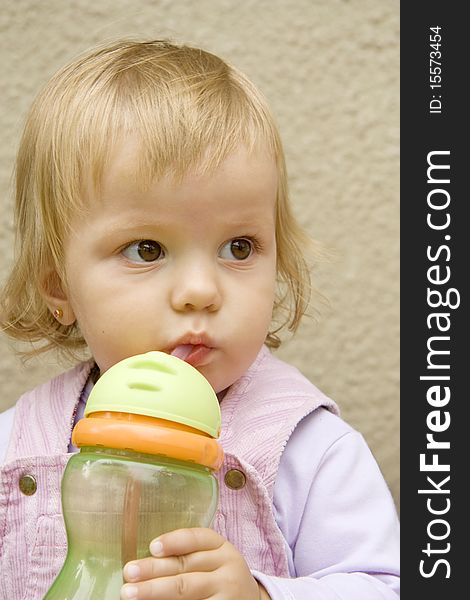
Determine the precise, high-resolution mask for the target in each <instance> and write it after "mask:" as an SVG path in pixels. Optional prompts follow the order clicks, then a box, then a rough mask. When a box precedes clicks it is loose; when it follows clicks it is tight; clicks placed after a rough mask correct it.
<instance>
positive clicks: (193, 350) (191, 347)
mask: <svg viewBox="0 0 470 600" xmlns="http://www.w3.org/2000/svg"><path fill="white" fill-rule="evenodd" d="M213 349H214V348H213V346H212V344H211V342H210V341H209V340H208V339H207V338H205V337H201V336H192V337H190V336H188V337H186V338H183V339H182V340H180V341H179V342H178V343H177V344H176V345H175V346H174V348H173V350H171V351H170V354H171V355H172V356H176V357H177V358H180V359H181V360H184V361H185V362H187V363H188V364H190V365H192V366H193V367H197V366H199V365H201V364H202V363H203V362H204V361H205V359H206V357H207V356H208V355H209V354H210V352H212V350H213Z"/></svg>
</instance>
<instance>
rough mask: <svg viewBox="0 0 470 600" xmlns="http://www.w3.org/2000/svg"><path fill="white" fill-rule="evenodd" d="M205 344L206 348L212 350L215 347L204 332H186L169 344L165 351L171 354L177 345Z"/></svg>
mask: <svg viewBox="0 0 470 600" xmlns="http://www.w3.org/2000/svg"><path fill="white" fill-rule="evenodd" d="M186 345H191V346H205V347H206V348H208V349H210V350H213V349H214V348H215V343H214V341H213V340H212V339H211V338H210V337H209V336H208V335H206V334H205V333H187V334H185V335H183V336H182V337H180V338H178V339H177V340H176V341H174V342H172V343H171V344H169V346H168V348H167V350H166V352H167V353H168V354H171V353H172V352H173V351H174V350H175V349H176V348H178V346H186Z"/></svg>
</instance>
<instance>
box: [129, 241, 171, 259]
mask: <svg viewBox="0 0 470 600" xmlns="http://www.w3.org/2000/svg"><path fill="white" fill-rule="evenodd" d="M122 254H123V255H124V256H125V257H126V258H128V259H129V260H131V261H132V262H142V261H144V262H154V261H156V260H158V259H159V258H163V255H164V253H163V248H162V247H161V245H160V244H159V243H158V242H155V241H154V240H140V242H134V243H133V244H129V246H127V247H126V248H124V250H123V251H122Z"/></svg>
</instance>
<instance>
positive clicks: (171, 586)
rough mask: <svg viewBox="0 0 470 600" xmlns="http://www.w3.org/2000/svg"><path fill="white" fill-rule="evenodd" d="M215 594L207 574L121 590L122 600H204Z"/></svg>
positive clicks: (131, 586) (152, 580)
mask: <svg viewBox="0 0 470 600" xmlns="http://www.w3.org/2000/svg"><path fill="white" fill-rule="evenodd" d="M214 593H215V589H214V584H213V582H212V578H211V577H210V575H208V574H207V573H183V574H181V575H175V576H174V577H162V578H160V579H150V580H149V581H143V582H140V583H131V584H125V585H124V586H123V587H122V589H121V599H122V600H130V599H132V600H152V599H154V598H158V600H175V598H182V599H184V600H204V599H206V598H210V597H211V596H213V595H214Z"/></svg>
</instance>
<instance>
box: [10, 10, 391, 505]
mask: <svg viewBox="0 0 470 600" xmlns="http://www.w3.org/2000/svg"><path fill="white" fill-rule="evenodd" d="M398 27H399V4H398V0H350V1H347V0H292V1H276V0H241V1H240V0H222V1H214V0H198V1H197V2H194V1H193V0H140V1H139V0H137V1H136V0H81V1H80V0H69V1H64V0H42V1H41V2H38V1H37V0H16V1H15V2H13V1H10V2H3V3H2V11H1V14H0V44H1V45H0V61H1V64H0V67H1V68H0V92H1V93H0V98H1V100H0V102H1V110H0V131H1V140H2V143H1V144H0V208H1V210H0V219H1V222H0V257H1V258H0V281H2V280H3V278H4V276H5V274H6V271H7V269H8V266H9V264H10V261H11V256H12V218H11V184H10V176H11V170H12V165H13V160H14V153H15V148H16V146H17V143H18V137H19V133H20V130H21V123H22V120H23V118H24V115H25V111H26V110H27V107H28V106H29V104H30V102H31V100H32V98H33V96H34V95H35V93H36V92H37V90H38V88H39V87H40V86H41V85H42V84H43V83H44V82H45V81H46V80H47V78H48V77H49V76H50V75H51V74H52V73H53V72H54V71H55V70H56V69H57V68H58V67H59V66H61V65H62V64H63V63H64V62H65V61H67V60H68V59H69V58H71V57H73V56H74V55H75V54H77V53H79V52H82V51H83V50H84V49H86V48H87V47H89V46H91V45H93V44H95V43H96V42H99V41H103V40H105V39H110V38H114V37H117V36H121V35H125V36H132V35H136V36H147V37H152V38H154V37H163V36H165V37H168V36H169V37H171V38H173V39H176V40H178V41H185V42H190V43H194V44H198V45H202V46H204V47H205V48H207V49H208V50H211V51H213V52H215V53H217V54H220V55H221V56H222V57H224V58H226V59H227V60H229V61H230V62H233V63H234V64H235V65H237V66H238V67H240V68H241V69H242V70H244V71H245V72H246V73H247V74H248V75H249V76H250V77H251V78H252V79H253V80H254V81H255V82H256V83H257V84H258V85H259V86H260V87H261V89H262V90H263V91H264V93H265V94H266V95H267V97H268V99H269V100H270V102H271V106H272V108H273V111H274V113H275V115H276V117H277V120H278V123H279V126H280V129H281V134H282V135H283V139H284V143H285V149H286V155H287V162H288V167H289V172H290V181H291V192H292V198H293V202H294V206H295V211H296V213H297V215H298V217H299V219H300V221H301V222H302V223H303V224H304V225H305V226H306V227H307V229H308V231H309V232H310V233H311V234H312V235H313V236H315V237H316V238H318V239H320V240H322V241H323V242H325V243H326V244H327V245H328V246H330V247H332V248H334V249H335V251H336V258H335V261H334V262H333V263H331V264H329V265H327V267H326V268H322V270H321V271H320V272H319V273H318V275H317V279H316V283H317V285H318V287H319V288H320V289H321V291H322V292H323V293H324V294H325V295H326V297H327V298H328V301H329V303H328V306H324V307H323V308H322V316H321V320H320V321H319V322H314V321H313V320H309V319H306V320H305V321H304V323H303V325H302V328H301V330H300V331H299V333H298V335H297V336H296V338H294V340H292V341H290V342H288V343H286V344H285V346H284V347H282V349H281V350H280V351H279V354H280V355H281V357H283V358H285V359H287V360H289V361H291V362H292V363H294V364H296V365H297V366H298V367H300V369H301V370H302V371H303V372H304V373H305V374H306V375H307V376H308V377H309V378H310V379H312V380H313V381H314V382H315V383H316V384H317V385H318V386H319V387H320V388H322V389H323V390H324V391H325V392H326V393H328V394H329V395H331V396H332V397H333V398H335V399H336V401H337V402H338V403H339V404H340V406H341V408H342V414H343V417H344V418H345V419H346V420H348V421H349V422H350V423H351V424H352V425H353V426H355V427H356V428H358V429H359V430H360V431H362V432H363V434H364V435H365V437H366V439H367V440H368V442H369V445H370V446H371V448H372V450H373V452H374V454H375V456H376V458H377V460H378V461H379V464H380V466H381V468H382V471H383V472H384V475H385V477H386V479H387V481H388V483H389V485H390V487H391V489H392V491H393V494H394V496H395V499H396V500H397V502H398V490H399V470H398V461H399V437H398V422H399V412H398V409H399V404H398V376H399V374H398V367H399V361H398V345H399V308H398V306H399V305H398V291H399V290H398V285H399V281H398V279H399V268H398V258H399V245H398V244H399V240H398V161H399V156H398V148H399V144H398V116H399V107H398V95H399V89H398V69H399V52H398V42H399V31H398ZM58 370H59V369H58V367H57V366H55V359H54V356H52V355H51V356H49V357H47V358H45V359H42V360H41V361H35V362H33V363H30V364H29V366H28V367H27V368H24V367H22V365H21V363H20V361H19V360H18V359H17V358H16V357H15V356H14V354H13V352H12V349H11V347H10V345H9V343H8V341H7V340H6V339H5V338H4V337H3V338H2V337H1V336H0V389H1V391H2V394H1V397H0V408H6V407H8V406H9V405H11V404H13V403H14V401H15V399H16V398H17V397H18V394H20V392H22V391H23V390H26V389H29V388H31V387H32V386H33V385H35V384H36V383H37V382H39V381H42V380H45V379H46V378H49V377H50V376H51V375H52V374H54V373H55V372H57V371H58Z"/></svg>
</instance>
